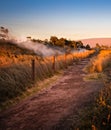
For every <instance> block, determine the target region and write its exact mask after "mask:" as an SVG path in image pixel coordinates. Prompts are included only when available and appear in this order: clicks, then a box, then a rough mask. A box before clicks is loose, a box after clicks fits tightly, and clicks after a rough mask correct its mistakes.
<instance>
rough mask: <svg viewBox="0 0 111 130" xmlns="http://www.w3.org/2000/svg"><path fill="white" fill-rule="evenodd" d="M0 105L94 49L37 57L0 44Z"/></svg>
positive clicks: (26, 51)
mask: <svg viewBox="0 0 111 130" xmlns="http://www.w3.org/2000/svg"><path fill="white" fill-rule="evenodd" d="M0 47H1V50H2V51H1V52H0V107H1V108H3V107H4V104H5V102H7V101H8V100H11V99H13V98H16V97H18V96H20V95H22V94H23V93H24V92H25V91H26V90H27V89H29V88H31V87H33V86H34V83H35V84H36V83H37V82H38V81H43V80H44V79H47V78H49V77H51V76H53V75H54V74H55V73H57V72H58V71H59V70H60V69H64V68H66V67H67V66H68V65H71V64H72V63H73V62H74V60H76V59H79V58H85V57H87V56H89V55H91V54H93V53H94V50H90V51H85V52H81V53H74V54H67V55H60V56H56V57H55V63H54V57H53V56H51V57H46V58H43V57H38V56H36V55H34V54H33V53H32V52H31V51H28V50H24V49H21V48H18V47H17V46H16V45H11V44H9V45H7V44H4V43H3V45H2V44H0ZM32 59H33V60H35V81H34V82H33V80H32Z"/></svg>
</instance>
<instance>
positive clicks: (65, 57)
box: [64, 53, 67, 68]
mask: <svg viewBox="0 0 111 130" xmlns="http://www.w3.org/2000/svg"><path fill="white" fill-rule="evenodd" d="M64 60H65V68H67V54H66V53H65V55H64Z"/></svg>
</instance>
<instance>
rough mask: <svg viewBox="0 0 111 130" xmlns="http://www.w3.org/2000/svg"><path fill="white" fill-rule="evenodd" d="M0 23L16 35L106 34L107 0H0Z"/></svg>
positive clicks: (110, 0) (110, 16)
mask: <svg viewBox="0 0 111 130" xmlns="http://www.w3.org/2000/svg"><path fill="white" fill-rule="evenodd" d="M0 26H4V27H7V28H9V30H10V31H11V34H12V35H14V36H16V37H19V38H22V37H27V36H31V37H32V38H36V39H49V38H50V36H57V37H59V38H60V37H65V38H67V39H73V40H79V39H87V38H101V37H106V38H107V37H109V38H110V37H111V0H0Z"/></svg>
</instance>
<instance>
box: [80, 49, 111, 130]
mask: <svg viewBox="0 0 111 130" xmlns="http://www.w3.org/2000/svg"><path fill="white" fill-rule="evenodd" d="M97 66H98V67H97ZM100 68H101V69H100ZM86 70H87V72H89V74H88V75H87V76H86V78H85V80H98V79H99V80H101V82H103V84H104V87H103V88H102V89H101V90H100V91H99V92H98V94H97V95H96V96H95V102H94V103H93V104H91V105H90V106H88V107H86V108H85V109H84V110H83V112H81V113H82V114H81V115H82V116H81V119H82V120H81V119H80V120H81V121H80V124H79V126H78V128H79V130H86V129H87V130H88V129H89V130H110V129H111V78H109V74H110V72H111V50H102V51H100V53H99V54H98V56H96V57H94V58H93V59H92V60H91V62H90V63H89V65H88V66H87V68H86Z"/></svg>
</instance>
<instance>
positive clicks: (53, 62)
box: [52, 56, 55, 71]
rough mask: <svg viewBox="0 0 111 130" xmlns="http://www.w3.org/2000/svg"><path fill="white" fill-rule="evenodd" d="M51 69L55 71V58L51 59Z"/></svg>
mask: <svg viewBox="0 0 111 130" xmlns="http://www.w3.org/2000/svg"><path fill="white" fill-rule="evenodd" d="M52 69H53V70H54V71H55V56H53V59H52Z"/></svg>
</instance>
